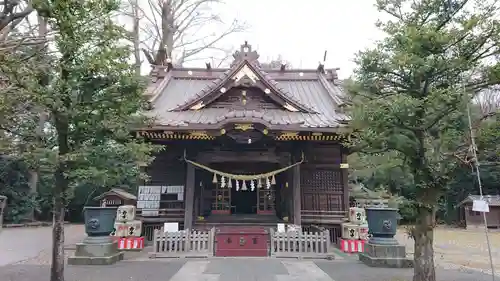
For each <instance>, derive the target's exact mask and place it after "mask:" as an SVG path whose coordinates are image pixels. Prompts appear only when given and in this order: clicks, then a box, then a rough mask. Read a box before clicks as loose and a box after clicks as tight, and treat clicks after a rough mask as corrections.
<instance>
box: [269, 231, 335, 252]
mask: <svg viewBox="0 0 500 281" xmlns="http://www.w3.org/2000/svg"><path fill="white" fill-rule="evenodd" d="M329 250H330V233H329V231H328V230H324V231H321V232H304V231H288V232H276V231H271V256H276V257H297V258H299V257H311V258H314V257H321V256H327V255H328V254H329Z"/></svg>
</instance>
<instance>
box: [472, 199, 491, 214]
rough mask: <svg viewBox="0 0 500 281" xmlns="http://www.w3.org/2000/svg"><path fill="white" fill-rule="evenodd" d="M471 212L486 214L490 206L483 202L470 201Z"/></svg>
mask: <svg viewBox="0 0 500 281" xmlns="http://www.w3.org/2000/svg"><path fill="white" fill-rule="evenodd" d="M472 210H473V211H474V212H484V213H488V212H489V211H490V206H489V205H488V202H486V201H485V200H474V201H472Z"/></svg>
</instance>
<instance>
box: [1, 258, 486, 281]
mask: <svg viewBox="0 0 500 281" xmlns="http://www.w3.org/2000/svg"><path fill="white" fill-rule="evenodd" d="M48 276H49V267H48V266H46V265H31V264H18V265H9V266H4V267H0V280H2V281H33V280H47V279H48ZM411 276H412V270H411V269H410V270H408V269H378V268H369V267H366V266H365V265H363V264H360V263H358V262H356V261H353V260H340V261H308V260H278V259H272V258H213V259H208V260H205V259H203V260H199V259H198V260H149V261H123V262H120V263H117V264H115V265H111V266H67V268H66V281H304V280H307V281H351V280H352V281H354V280H355V281H388V280H397V281H410V280H411V279H412V277H411ZM438 280H440V281H470V280H474V281H490V280H491V276H489V275H485V274H482V273H478V272H460V271H451V270H444V269H438Z"/></svg>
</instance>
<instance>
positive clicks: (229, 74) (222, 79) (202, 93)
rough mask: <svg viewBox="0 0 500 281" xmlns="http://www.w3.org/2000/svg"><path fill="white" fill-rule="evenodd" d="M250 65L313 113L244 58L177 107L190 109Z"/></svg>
mask: <svg viewBox="0 0 500 281" xmlns="http://www.w3.org/2000/svg"><path fill="white" fill-rule="evenodd" d="M245 66H248V67H249V68H250V69H251V70H252V71H253V72H254V73H255V74H257V75H258V76H260V78H261V79H262V80H264V81H265V82H267V83H268V84H269V86H270V87H271V88H273V90H274V91H276V93H277V94H278V95H279V96H280V97H282V98H284V99H285V100H289V101H290V102H291V103H292V104H293V105H294V106H296V107H297V108H300V109H302V110H303V111H304V112H307V113H312V112H313V111H312V110H311V109H310V108H309V107H308V106H307V105H304V104H302V103H301V102H300V101H299V100H297V99H296V98H295V96H293V95H290V94H289V93H288V92H287V91H286V90H285V89H283V88H282V87H280V85H279V84H278V83H277V82H276V81H275V80H274V79H273V77H271V76H270V75H269V74H268V73H267V72H264V71H262V70H260V69H259V67H258V66H257V65H255V64H254V63H252V62H249V61H247V60H242V61H241V62H239V64H238V65H234V66H233V67H232V68H231V69H230V70H228V71H225V72H224V73H223V74H222V75H220V76H219V77H218V78H217V79H216V80H214V81H213V83H209V84H208V85H207V86H205V87H204V88H203V89H202V90H201V91H200V92H198V93H196V95H194V96H192V98H191V99H190V100H188V101H187V102H186V103H184V104H182V105H180V106H179V107H177V109H178V110H186V109H189V107H190V105H191V106H192V105H194V104H196V102H197V101H199V100H200V99H201V98H203V97H204V96H206V95H208V94H210V93H211V92H213V91H216V90H217V89H218V88H221V87H223V86H224V84H225V83H227V81H228V80H229V79H231V77H232V76H233V75H234V74H236V73H237V72H238V71H239V70H240V69H242V68H243V67H245Z"/></svg>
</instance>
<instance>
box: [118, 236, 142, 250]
mask: <svg viewBox="0 0 500 281" xmlns="http://www.w3.org/2000/svg"><path fill="white" fill-rule="evenodd" d="M117 240H118V249H120V250H142V249H144V237H123V238H118V239H117Z"/></svg>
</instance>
